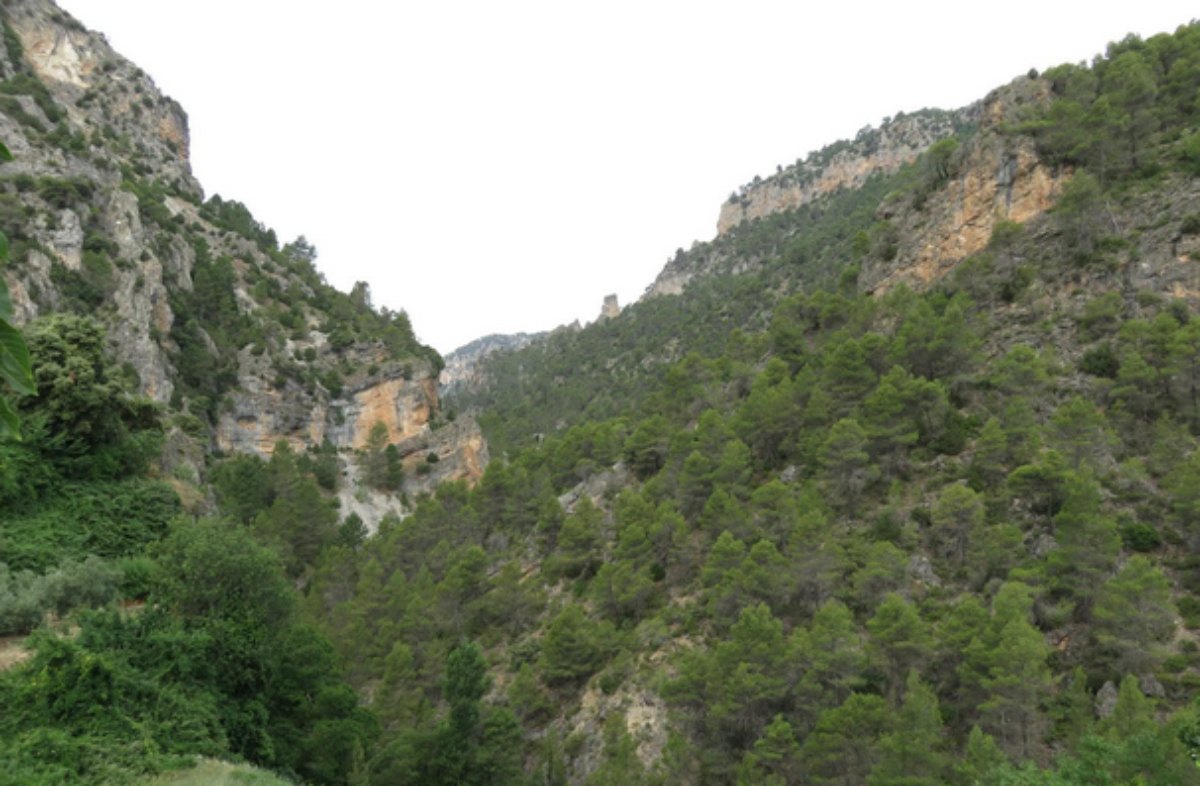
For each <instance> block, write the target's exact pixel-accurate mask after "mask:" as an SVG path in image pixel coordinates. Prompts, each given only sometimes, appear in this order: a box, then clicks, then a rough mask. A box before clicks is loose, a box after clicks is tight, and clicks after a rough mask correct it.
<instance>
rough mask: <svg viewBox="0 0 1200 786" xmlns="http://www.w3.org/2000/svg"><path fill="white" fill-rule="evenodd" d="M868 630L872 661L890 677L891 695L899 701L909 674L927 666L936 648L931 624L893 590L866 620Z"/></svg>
mask: <svg viewBox="0 0 1200 786" xmlns="http://www.w3.org/2000/svg"><path fill="white" fill-rule="evenodd" d="M867 630H868V631H870V633H871V638H870V640H869V643H868V652H869V653H870V654H871V660H872V661H873V662H874V663H875V665H877V666H878V667H879V669H880V670H881V671H882V672H883V674H884V676H885V677H886V678H887V686H888V696H889V697H890V698H891V700H892V702H893V703H895V704H899V703H900V702H901V701H902V700H903V698H904V684H905V679H906V678H907V675H908V673H909V672H910V671H913V670H915V669H919V668H921V667H922V666H923V665H925V664H926V663H927V662H928V660H929V656H930V654H931V653H932V651H933V641H932V639H931V637H930V634H929V626H928V625H926V624H925V621H924V620H922V619H921V616H920V615H919V614H918V613H917V610H916V608H915V607H914V606H913V605H912V604H911V603H909V602H908V601H906V600H905V599H904V598H902V597H900V596H899V595H897V594H895V593H892V594H889V595H888V596H887V597H885V598H884V599H883V602H882V603H880V604H879V608H878V609H876V610H875V616H873V617H871V619H870V620H868V621H867Z"/></svg>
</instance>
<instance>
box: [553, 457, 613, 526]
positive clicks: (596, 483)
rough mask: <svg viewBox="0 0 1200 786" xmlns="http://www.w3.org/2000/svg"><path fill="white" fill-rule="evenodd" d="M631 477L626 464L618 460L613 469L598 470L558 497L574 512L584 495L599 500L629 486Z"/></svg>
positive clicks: (595, 500) (564, 505) (565, 507)
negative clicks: (611, 492) (609, 493)
mask: <svg viewBox="0 0 1200 786" xmlns="http://www.w3.org/2000/svg"><path fill="white" fill-rule="evenodd" d="M630 478H631V476H630V474H629V470H628V469H627V468H626V466H625V464H624V463H623V462H618V463H617V464H615V465H614V466H613V467H612V468H611V469H606V470H604V471H603V472H597V473H596V474H594V475H591V476H590V477H588V478H587V479H586V480H583V481H580V482H579V483H577V484H576V485H575V487H574V488H572V489H571V490H570V491H568V492H567V493H566V494H563V495H562V496H560V497H559V498H558V503H559V504H560V505H562V506H563V508H564V509H565V510H566V511H567V512H568V513H572V512H574V510H575V506H576V505H578V504H579V501H580V500H581V499H583V498H584V497H589V498H590V499H591V500H592V501H593V502H599V501H600V499H601V498H602V497H603V496H604V495H605V494H607V493H608V492H610V491H615V490H618V489H622V488H625V487H626V486H628V485H629V482H630Z"/></svg>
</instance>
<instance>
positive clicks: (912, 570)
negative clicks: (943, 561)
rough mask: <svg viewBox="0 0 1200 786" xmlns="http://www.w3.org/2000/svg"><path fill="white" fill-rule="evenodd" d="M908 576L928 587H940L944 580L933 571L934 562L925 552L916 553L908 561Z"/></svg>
mask: <svg viewBox="0 0 1200 786" xmlns="http://www.w3.org/2000/svg"><path fill="white" fill-rule="evenodd" d="M908 577H909V579H911V580H912V581H918V582H920V583H922V584H924V585H925V586H927V587H940V586H942V580H941V579H940V578H938V575H937V573H935V572H934V571H933V563H932V562H930V561H929V557H926V556H925V555H924V554H914V555H912V558H911V559H909V561H908Z"/></svg>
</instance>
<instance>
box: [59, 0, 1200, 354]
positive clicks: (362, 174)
mask: <svg viewBox="0 0 1200 786" xmlns="http://www.w3.org/2000/svg"><path fill="white" fill-rule="evenodd" d="M59 4H60V5H61V6H63V7H64V8H65V9H67V10H68V11H69V12H71V13H72V14H73V15H74V16H76V17H77V18H79V19H80V20H81V21H82V22H83V23H84V24H85V25H87V26H88V27H90V28H92V29H95V30H99V31H101V32H103V33H105V34H106V35H107V37H108V40H109V42H110V43H111V44H112V45H113V46H114V48H116V49H117V50H118V51H119V52H121V53H122V54H123V55H125V56H126V57H128V58H129V59H131V60H133V61H134V62H135V63H137V64H138V65H140V66H141V67H142V68H143V69H144V70H145V71H146V72H147V73H149V74H150V75H151V76H152V77H153V78H154V79H155V81H156V82H157V84H158V86H159V87H160V89H162V90H163V91H164V92H165V93H167V94H168V95H170V96H172V97H173V98H175V99H177V100H178V101H179V102H180V103H181V104H182V105H183V107H184V109H185V110H187V112H188V115H189V118H190V126H191V138H192V164H193V169H194V171H195V174H196V176H197V177H198V178H199V180H200V182H201V183H202V184H203V186H204V188H205V193H206V195H212V194H214V193H219V194H221V196H223V197H226V198H231V199H237V200H240V201H242V202H244V203H245V204H246V205H247V206H248V207H249V208H250V209H251V211H252V212H253V213H254V215H255V216H256V217H257V218H258V219H259V220H260V221H262V222H263V223H264V224H266V225H267V226H270V227H273V228H274V229H275V230H276V232H277V233H278V234H279V237H280V240H281V241H286V240H290V239H292V238H294V237H295V236H296V235H299V234H303V235H305V236H306V237H307V238H308V239H309V240H310V241H311V242H312V243H313V244H314V245H315V246H316V247H317V250H318V253H319V255H320V257H319V259H318V261H317V265H318V268H319V269H320V270H322V271H323V272H324V273H325V275H326V276H327V278H328V279H329V281H330V282H331V283H332V284H334V285H335V286H337V287H338V288H340V289H343V290H347V289H349V287H350V286H351V285H352V284H353V282H354V281H356V280H360V279H361V280H365V281H368V282H369V283H370V284H371V290H372V294H373V298H374V301H375V303H376V305H386V306H388V307H390V308H393V309H400V308H403V309H406V310H407V311H408V313H409V314H410V316H411V317H412V321H413V325H414V327H415V328H416V331H417V334H418V336H420V337H421V338H422V339H423V340H424V341H426V342H428V343H432V344H433V345H434V346H435V347H436V348H437V349H439V350H441V351H443V352H449V351H450V350H452V349H454V348H455V347H457V346H459V345H461V344H463V343H466V342H467V341H470V340H471V339H473V338H476V337H478V336H481V335H484V334H486V333H493V332H502V333H509V332H517V331H534V330H544V329H549V328H552V327H554V326H556V325H559V324H562V323H566V322H570V321H572V320H574V319H576V318H579V319H581V320H582V321H584V322H587V321H590V320H592V319H594V318H595V317H596V315H597V314H599V312H600V305H601V302H602V300H603V297H604V295H605V294H607V293H610V292H616V293H618V295H619V296H620V300H621V303H622V304H627V303H629V302H631V301H632V300H635V299H637V297H638V296H640V294H641V293H642V291H643V290H644V289H645V287H646V286H647V285H648V284H649V283H650V282H651V281H652V280H653V278H654V276H655V275H656V274H657V273H658V271H659V269H660V268H661V267H662V265H663V264H664V262H665V261H666V260H667V258H668V257H670V256H671V255H672V254H673V253H674V251H675V249H676V248H677V247H684V248H686V247H688V246H690V245H691V243H692V241H693V240H698V239H699V240H707V239H710V238H711V237H712V236H713V235H714V233H715V227H716V219H717V213H718V210H719V208H720V205H721V202H722V201H723V200H724V199H725V198H726V197H727V196H728V195H729V193H730V192H731V191H732V190H734V189H735V188H737V187H738V186H739V185H741V184H743V183H745V182H747V181H749V180H750V179H751V178H753V176H754V175H755V174H762V175H767V174H770V173H772V172H774V171H775V165H776V164H784V165H787V164H788V163H790V162H792V161H795V160H796V159H797V158H799V157H803V156H804V155H806V154H807V153H808V152H809V151H810V150H814V149H817V148H819V147H822V146H824V145H825V144H828V143H830V142H833V141H835V140H837V139H840V138H844V137H849V136H853V135H854V134H855V133H856V132H857V131H858V129H860V128H861V127H863V126H865V125H868V124H873V125H877V124H878V123H879V121H880V120H881V119H882V118H883V117H884V116H888V115H893V114H895V113H896V112H897V111H901V110H903V111H913V110H916V109H920V108H922V107H926V106H938V107H943V108H953V107H957V106H961V105H964V104H967V103H969V102H971V101H973V100H975V99H977V98H981V97H982V96H983V95H984V94H985V93H987V91H988V90H990V89H992V88H993V87H996V86H998V85H1000V84H1002V83H1005V82H1007V81H1009V80H1010V79H1012V78H1013V77H1015V76H1017V75H1019V74H1023V73H1024V72H1025V71H1027V70H1028V69H1029V68H1030V67H1036V68H1039V69H1042V68H1045V67H1047V66H1050V65H1055V64H1058V63H1061V62H1067V61H1080V60H1087V59H1090V58H1091V56H1092V55H1094V54H1096V53H1098V52H1100V51H1101V50H1102V49H1103V47H1104V45H1105V44H1106V43H1107V42H1108V41H1110V40H1114V39H1119V38H1121V37H1123V36H1124V35H1125V34H1126V33H1128V32H1137V33H1139V34H1141V35H1143V36H1148V35H1152V34H1154V33H1156V32H1163V31H1171V30H1174V28H1175V27H1176V26H1178V25H1179V24H1182V23H1185V22H1187V21H1188V20H1189V19H1191V18H1192V17H1194V16H1196V15H1197V10H1196V7H1195V5H1194V3H1189V2H1175V1H1174V0H1172V1H1169V2H1168V1H1163V2H1138V3H1127V2H1120V3H1118V2H1115V0H1102V1H1101V2H1094V3H1086V4H1085V3H1075V2H1070V3H1068V2H1055V1H1054V0H1040V1H1039V2H1029V1H1028V0H1009V1H1008V2H1005V3H993V4H973V3H967V2H961V0H960V1H959V2H895V1H894V0H892V1H891V2H875V3H872V2H864V1H863V0H859V2H844V1H843V2H836V0H835V1H834V2H829V3H815V2H809V3H802V2H766V1H759V0H740V2H732V1H731V0H724V1H723V2H719V3H718V2H709V1H708V0H688V1H687V2H676V1H674V0H671V1H670V2H665V1H664V2H655V1H654V0H640V1H639V2H631V1H629V0H605V1H604V2H592V3H583V2H572V1H571V0H544V1H540V0H504V1H503V2H497V0H459V1H457V2H445V1H443V2H437V1H436V0H424V1H423V2H413V1H412V0H398V1H394V2H384V1H383V0H342V1H341V2H338V3H328V2H320V3H318V2H309V1H308V0H291V1H290V2H284V1H283V0H204V2H164V1H163V0H59Z"/></svg>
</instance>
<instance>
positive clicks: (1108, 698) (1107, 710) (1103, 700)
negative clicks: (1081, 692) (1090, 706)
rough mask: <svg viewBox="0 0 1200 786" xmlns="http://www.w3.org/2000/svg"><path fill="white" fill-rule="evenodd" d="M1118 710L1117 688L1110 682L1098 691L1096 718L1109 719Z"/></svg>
mask: <svg viewBox="0 0 1200 786" xmlns="http://www.w3.org/2000/svg"><path fill="white" fill-rule="evenodd" d="M1116 708H1117V686H1116V685H1113V683H1112V680H1108V681H1106V682H1105V683H1104V685H1102V686H1101V687H1100V690H1098V691H1096V716H1097V717H1099V718H1107V717H1110V716H1111V715H1112V714H1113V710H1115V709H1116Z"/></svg>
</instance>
